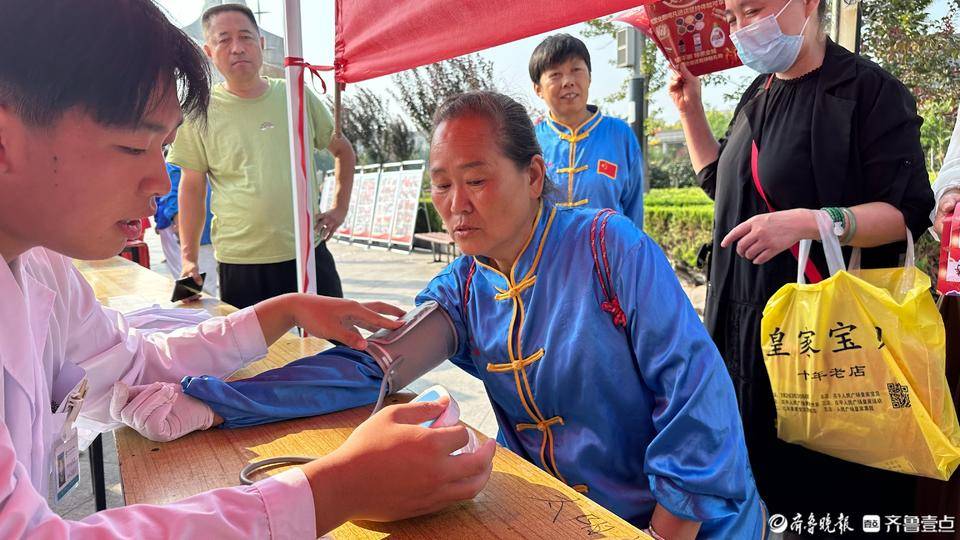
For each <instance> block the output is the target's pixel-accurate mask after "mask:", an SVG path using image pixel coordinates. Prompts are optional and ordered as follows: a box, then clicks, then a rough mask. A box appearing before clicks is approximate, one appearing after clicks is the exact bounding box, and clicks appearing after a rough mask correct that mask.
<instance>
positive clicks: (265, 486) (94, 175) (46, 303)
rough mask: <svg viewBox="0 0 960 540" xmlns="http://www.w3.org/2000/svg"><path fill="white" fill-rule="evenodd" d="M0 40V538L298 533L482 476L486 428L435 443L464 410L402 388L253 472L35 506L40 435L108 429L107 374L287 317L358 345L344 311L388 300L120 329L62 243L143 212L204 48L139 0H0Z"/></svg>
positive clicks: (190, 353)
mask: <svg viewBox="0 0 960 540" xmlns="http://www.w3.org/2000/svg"><path fill="white" fill-rule="evenodd" d="M0 55H2V57H3V58H2V60H0V419H2V422H0V538H5V539H6V538H23V537H29V538H66V537H78V538H79V537H97V538H101V537H109V536H113V535H117V534H123V535H126V536H131V537H136V538H187V537H193V536H198V535H200V534H205V535H207V536H208V537H210V538H225V537H236V536H243V537H248V538H316V537H317V536H318V535H321V534H323V533H325V532H326V531H329V530H331V529H333V528H335V527H336V526H338V525H339V524H341V523H343V522H344V521H346V520H349V519H373V520H392V519H399V518H405V517H409V516H413V515H418V514H423V513H427V512H431V511H434V510H437V509H439V508H442V507H444V506H446V505H448V504H450V503H451V502H454V501H458V500H463V499H469V498H472V497H473V496H474V495H475V494H476V493H477V492H478V491H479V490H480V489H481V488H482V486H483V485H484V484H485V482H486V480H487V478H488V477H489V474H490V469H491V460H492V455H493V446H492V443H489V442H488V444H487V445H486V446H485V447H484V448H482V449H481V450H480V451H479V452H477V453H476V454H473V455H469V456H456V457H450V456H449V455H448V454H449V453H450V452H451V451H453V450H455V449H457V448H459V447H461V446H463V445H464V444H466V442H467V434H466V432H465V430H464V428H463V427H455V428H444V429H435V430H427V429H426V428H421V427H420V426H419V425H418V423H420V422H422V421H424V420H426V419H429V418H431V417H435V416H436V415H437V414H439V412H440V410H442V405H436V404H434V405H431V404H417V405H413V406H398V407H391V408H388V409H385V410H384V411H383V412H381V413H380V414H378V415H376V416H374V417H373V418H371V419H370V420H368V421H367V422H365V423H364V424H362V425H361V426H360V427H359V428H358V429H357V430H356V431H355V432H354V433H353V435H351V437H350V438H349V439H348V440H347V442H346V443H344V445H343V446H342V447H341V448H339V449H338V450H336V451H335V452H333V453H332V454H330V455H328V456H326V457H324V458H321V459H318V460H316V461H314V462H312V463H309V464H307V465H305V466H303V467H302V468H296V469H291V470H289V471H286V472H284V473H282V474H279V475H277V476H274V477H272V478H269V479H266V480H262V481H260V482H258V483H256V484H254V485H253V486H248V487H235V488H225V489H219V490H214V491H210V492H207V493H202V494H199V495H196V496H194V497H191V498H189V499H187V500H184V501H180V502H177V503H172V504H169V505H164V506H150V505H137V506H133V507H127V508H117V509H112V510H108V511H105V512H101V513H99V514H95V515H93V516H90V517H89V518H87V519H84V520H82V521H79V522H68V521H65V520H63V519H61V518H60V517H59V516H57V515H56V514H54V513H53V512H52V511H51V510H50V508H49V507H48V506H47V503H46V500H45V494H46V492H47V490H48V488H49V487H50V485H51V483H52V484H54V485H56V487H60V486H59V484H60V483H62V482H63V478H61V475H59V467H58V460H57V457H55V454H56V455H59V454H60V449H62V448H65V447H66V446H69V444H70V440H71V437H70V436H69V434H70V433H72V431H73V428H74V426H73V425H72V424H73V422H72V421H71V420H72V418H71V413H70V412H69V411H70V410H72V409H73V408H77V409H78V410H79V411H80V420H79V421H80V422H82V423H83V425H85V426H88V427H99V428H109V427H110V426H111V425H113V424H112V422H111V419H110V414H109V407H110V399H111V389H112V388H113V386H114V383H115V382H117V381H122V382H123V383H125V384H128V385H140V384H146V383H151V382H154V381H169V382H174V381H178V380H179V379H180V378H181V377H183V376H184V375H188V374H198V373H211V374H221V375H225V374H227V373H230V372H232V371H234V370H236V369H238V368H240V367H241V366H243V365H245V364H247V363H249V362H251V361H253V360H256V359H257V358H260V357H262V356H263V355H264V354H265V353H266V348H267V345H269V344H270V343H272V342H273V341H275V340H276V339H277V338H278V337H280V336H281V335H283V333H284V332H286V331H287V330H288V329H289V328H291V327H292V326H293V325H295V324H298V325H301V326H303V327H304V328H306V330H307V331H308V332H310V333H311V334H313V335H319V336H325V337H329V338H331V339H336V340H339V341H341V342H344V343H347V344H349V345H351V346H355V347H358V348H363V347H364V346H365V342H364V340H363V339H362V338H361V336H360V334H359V333H357V330H356V328H355V327H356V326H359V327H363V328H368V329H372V328H379V327H389V328H393V327H396V326H397V324H398V323H397V322H396V321H395V320H394V319H392V318H389V317H385V316H384V314H386V315H397V314H398V311H397V310H396V309H395V308H392V307H390V306H387V305H385V304H380V303H371V304H366V305H361V304H358V303H356V302H351V301H348V300H341V299H331V298H325V297H319V296H306V295H297V294H290V295H284V296H280V297H277V298H273V299H270V300H268V301H265V302H262V303H260V304H257V305H255V306H252V307H250V308H247V309H244V310H241V311H239V312H237V313H235V314H233V315H230V316H228V317H225V318H215V319H211V320H209V321H207V322H204V323H203V324H201V325H200V326H198V327H196V328H192V329H187V330H181V331H178V332H175V333H172V334H169V335H162V334H152V335H150V336H149V337H147V338H144V337H142V336H139V335H137V334H136V333H135V332H132V331H130V330H129V328H128V326H127V324H126V323H125V321H124V319H123V316H122V315H120V314H119V313H117V312H114V311H111V310H108V309H106V308H104V307H103V306H101V305H100V304H99V303H98V302H97V300H96V298H95V297H94V294H93V291H92V289H91V288H90V286H89V285H88V284H87V283H86V282H85V281H84V280H83V277H82V276H81V275H80V273H79V272H78V271H77V270H76V269H75V268H74V266H73V264H72V262H71V259H70V258H80V259H102V258H106V257H109V256H112V255H115V254H116V253H118V252H119V251H120V249H121V248H122V246H123V245H124V242H125V241H126V240H127V239H128V238H131V237H135V236H137V235H138V234H139V225H138V223H139V219H140V218H141V217H144V216H149V215H151V214H153V212H154V206H153V204H154V203H153V200H154V198H155V197H156V196H158V195H162V194H163V193H165V192H166V191H167V190H169V188H170V183H169V180H168V178H167V174H166V170H165V167H164V161H163V155H162V148H163V146H164V145H166V144H169V143H170V141H172V140H173V138H174V136H175V133H176V129H177V126H178V125H179V124H180V123H181V122H182V121H183V117H184V115H186V116H191V115H194V116H196V115H199V116H200V117H202V116H203V114H204V111H205V109H206V105H207V101H208V97H209V82H208V76H207V72H206V67H205V60H204V58H203V56H202V55H201V53H200V52H199V51H198V50H197V49H196V47H195V46H194V45H193V44H192V42H191V41H190V40H189V39H188V38H187V37H186V36H185V35H184V34H183V33H182V32H180V31H179V30H177V29H176V28H175V27H174V26H172V25H171V24H170V23H169V22H168V21H167V20H166V18H165V17H164V15H163V14H162V13H161V12H160V11H159V10H158V9H157V7H156V6H155V5H154V4H153V2H151V1H150V0H83V1H80V0H4V1H3V2H2V3H0ZM84 386H85V387H86V393H85V396H84V395H83V393H82V392H81V391H80V389H81V388H83V387H84ZM71 396H72V398H71ZM80 403H82V404H80ZM78 404H80V405H79V407H77V405H78ZM72 440H73V444H76V442H75V438H73V439H72ZM55 450H56V452H55ZM60 461H62V458H61V460H60ZM66 469H67V470H69V466H68V467H66Z"/></svg>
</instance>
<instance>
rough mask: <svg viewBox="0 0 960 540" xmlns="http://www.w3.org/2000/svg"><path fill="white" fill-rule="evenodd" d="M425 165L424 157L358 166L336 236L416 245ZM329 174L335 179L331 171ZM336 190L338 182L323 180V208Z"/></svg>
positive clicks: (408, 246)
mask: <svg viewBox="0 0 960 540" xmlns="http://www.w3.org/2000/svg"><path fill="white" fill-rule="evenodd" d="M423 168H424V162H423V161H421V160H417V161H404V162H403V163H386V164H383V165H365V166H363V167H357V170H356V173H355V175H354V179H353V194H352V195H351V197H350V208H349V209H348V211H347V218H346V220H344V222H343V225H342V226H341V227H340V228H339V229H337V233H336V237H337V238H338V239H340V240H348V241H351V242H360V243H365V244H368V245H379V246H382V247H388V248H393V247H399V248H403V249H406V250H411V249H413V233H414V229H415V228H416V226H417V208H418V205H419V202H420V185H421V182H422V179H423ZM327 175H328V176H330V177H331V179H332V173H330V172H328V173H327ZM328 189H329V191H330V194H329V195H328V194H327V190H328ZM334 190H335V182H331V183H330V186H329V187H328V186H327V182H324V192H323V193H324V194H323V197H322V198H321V208H322V209H324V210H326V209H327V207H326V206H324V203H323V201H325V200H327V199H328V198H329V199H330V204H331V205H332V201H333V196H334V195H333V191H334Z"/></svg>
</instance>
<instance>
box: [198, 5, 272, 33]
mask: <svg viewBox="0 0 960 540" xmlns="http://www.w3.org/2000/svg"><path fill="white" fill-rule="evenodd" d="M229 11H236V12H237V13H242V14H243V15H245V16H246V17H247V18H248V19H250V24H252V25H253V27H254V28H255V29H256V30H257V34H260V27H259V26H257V18H256V17H254V16H253V10H251V9H250V8H248V7H247V6H245V5H243V4H220V5H219V6H213V7H211V8H210V9H208V10H206V11H204V12H203V16H202V17H200V24H201V25H203V35H204V36H206V35H207V32H208V31H209V30H210V19H212V18H213V16H214V15H219V14H220V13H227V12H229Z"/></svg>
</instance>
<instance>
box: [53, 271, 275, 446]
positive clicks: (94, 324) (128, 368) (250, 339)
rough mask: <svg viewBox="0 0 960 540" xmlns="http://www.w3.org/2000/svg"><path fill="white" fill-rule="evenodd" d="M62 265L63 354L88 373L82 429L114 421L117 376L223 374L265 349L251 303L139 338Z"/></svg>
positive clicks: (147, 379) (149, 378)
mask: <svg viewBox="0 0 960 540" xmlns="http://www.w3.org/2000/svg"><path fill="white" fill-rule="evenodd" d="M65 260H66V259H65ZM66 264H69V266H70V268H69V269H68V272H69V273H68V276H67V279H68V280H69V282H68V283H66V284H64V285H65V286H67V287H69V290H70V294H69V298H70V301H69V306H68V307H67V309H68V311H69V312H68V313H67V314H65V315H64V316H61V317H58V319H59V320H61V321H64V322H63V323H62V324H65V325H67V326H68V328H63V329H61V333H62V335H63V336H65V343H64V351H63V357H64V358H65V359H67V360H69V361H71V362H73V363H74V364H76V365H77V366H79V367H81V368H83V369H84V370H85V371H86V374H87V381H88V389H87V396H86V399H84V402H83V407H82V409H81V418H80V420H79V421H78V424H77V426H78V427H79V428H81V429H89V430H93V431H104V430H107V429H110V428H112V427H115V426H117V425H119V424H117V423H115V422H113V420H112V419H111V418H110V412H109V408H110V396H111V393H112V389H113V384H114V383H115V382H117V381H118V380H119V381H123V382H125V383H127V384H128V385H137V384H146V383H151V382H155V381H165V382H179V381H180V380H181V379H182V378H183V377H185V376H187V375H214V376H217V377H223V376H226V375H229V374H230V373H233V372H234V371H236V370H237V369H240V368H241V367H243V366H245V365H246V364H249V363H250V362H252V361H254V360H257V359H259V358H262V357H263V356H264V355H265V354H266V353H267V345H266V343H265V341H264V337H263V332H262V331H261V329H260V322H259V320H258V319H257V314H256V312H255V311H254V310H253V308H252V307H250V308H246V309H242V310H240V311H238V312H236V313H233V314H231V315H229V316H227V317H214V318H212V319H209V320H207V321H204V322H202V323H200V324H199V325H197V326H195V327H189V328H181V329H178V330H174V331H173V332H170V333H162V332H154V333H150V334H149V335H146V336H144V335H143V334H141V333H140V332H138V331H137V330H136V329H132V328H130V326H129V324H127V321H126V320H125V319H124V317H123V315H122V314H121V313H118V312H116V311H113V310H111V309H108V308H105V307H104V306H103V305H102V304H100V302H99V301H98V300H97V299H96V296H95V295H94V293H93V290H92V289H91V288H90V285H89V284H88V283H87V282H86V280H84V278H83V275H82V274H81V273H80V271H79V270H77V269H76V268H75V267H73V265H72V263H69V262H67V263H66ZM61 290H62V289H61Z"/></svg>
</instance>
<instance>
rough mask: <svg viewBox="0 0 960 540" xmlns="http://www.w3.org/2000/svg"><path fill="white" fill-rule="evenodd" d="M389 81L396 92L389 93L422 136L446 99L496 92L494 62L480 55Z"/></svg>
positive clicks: (427, 131) (418, 70) (439, 63)
mask: <svg viewBox="0 0 960 540" xmlns="http://www.w3.org/2000/svg"><path fill="white" fill-rule="evenodd" d="M392 79H393V83H394V84H395V85H396V87H397V90H396V91H391V92H390V94H391V95H392V96H393V98H394V99H396V100H397V101H398V102H399V103H400V105H401V106H402V107H403V109H404V111H405V112H406V113H407V115H408V116H409V117H410V119H411V120H412V121H413V125H414V127H415V128H416V129H418V130H419V131H420V133H422V134H423V136H425V137H426V136H429V134H430V131H431V130H432V129H433V113H434V112H435V111H436V110H437V107H439V106H440V103H442V102H443V100H444V99H446V98H447V97H449V96H452V95H454V94H459V93H462V92H467V91H470V90H496V88H495V86H494V84H493V62H491V61H489V60H486V59H484V58H483V57H481V56H480V55H479V54H468V55H465V56H460V57H457V58H453V59H451V60H445V61H443V62H437V63H436V64H430V65H428V66H424V67H419V68H414V69H411V70H407V71H403V72H400V73H397V74H396V75H393V77H392Z"/></svg>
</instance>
